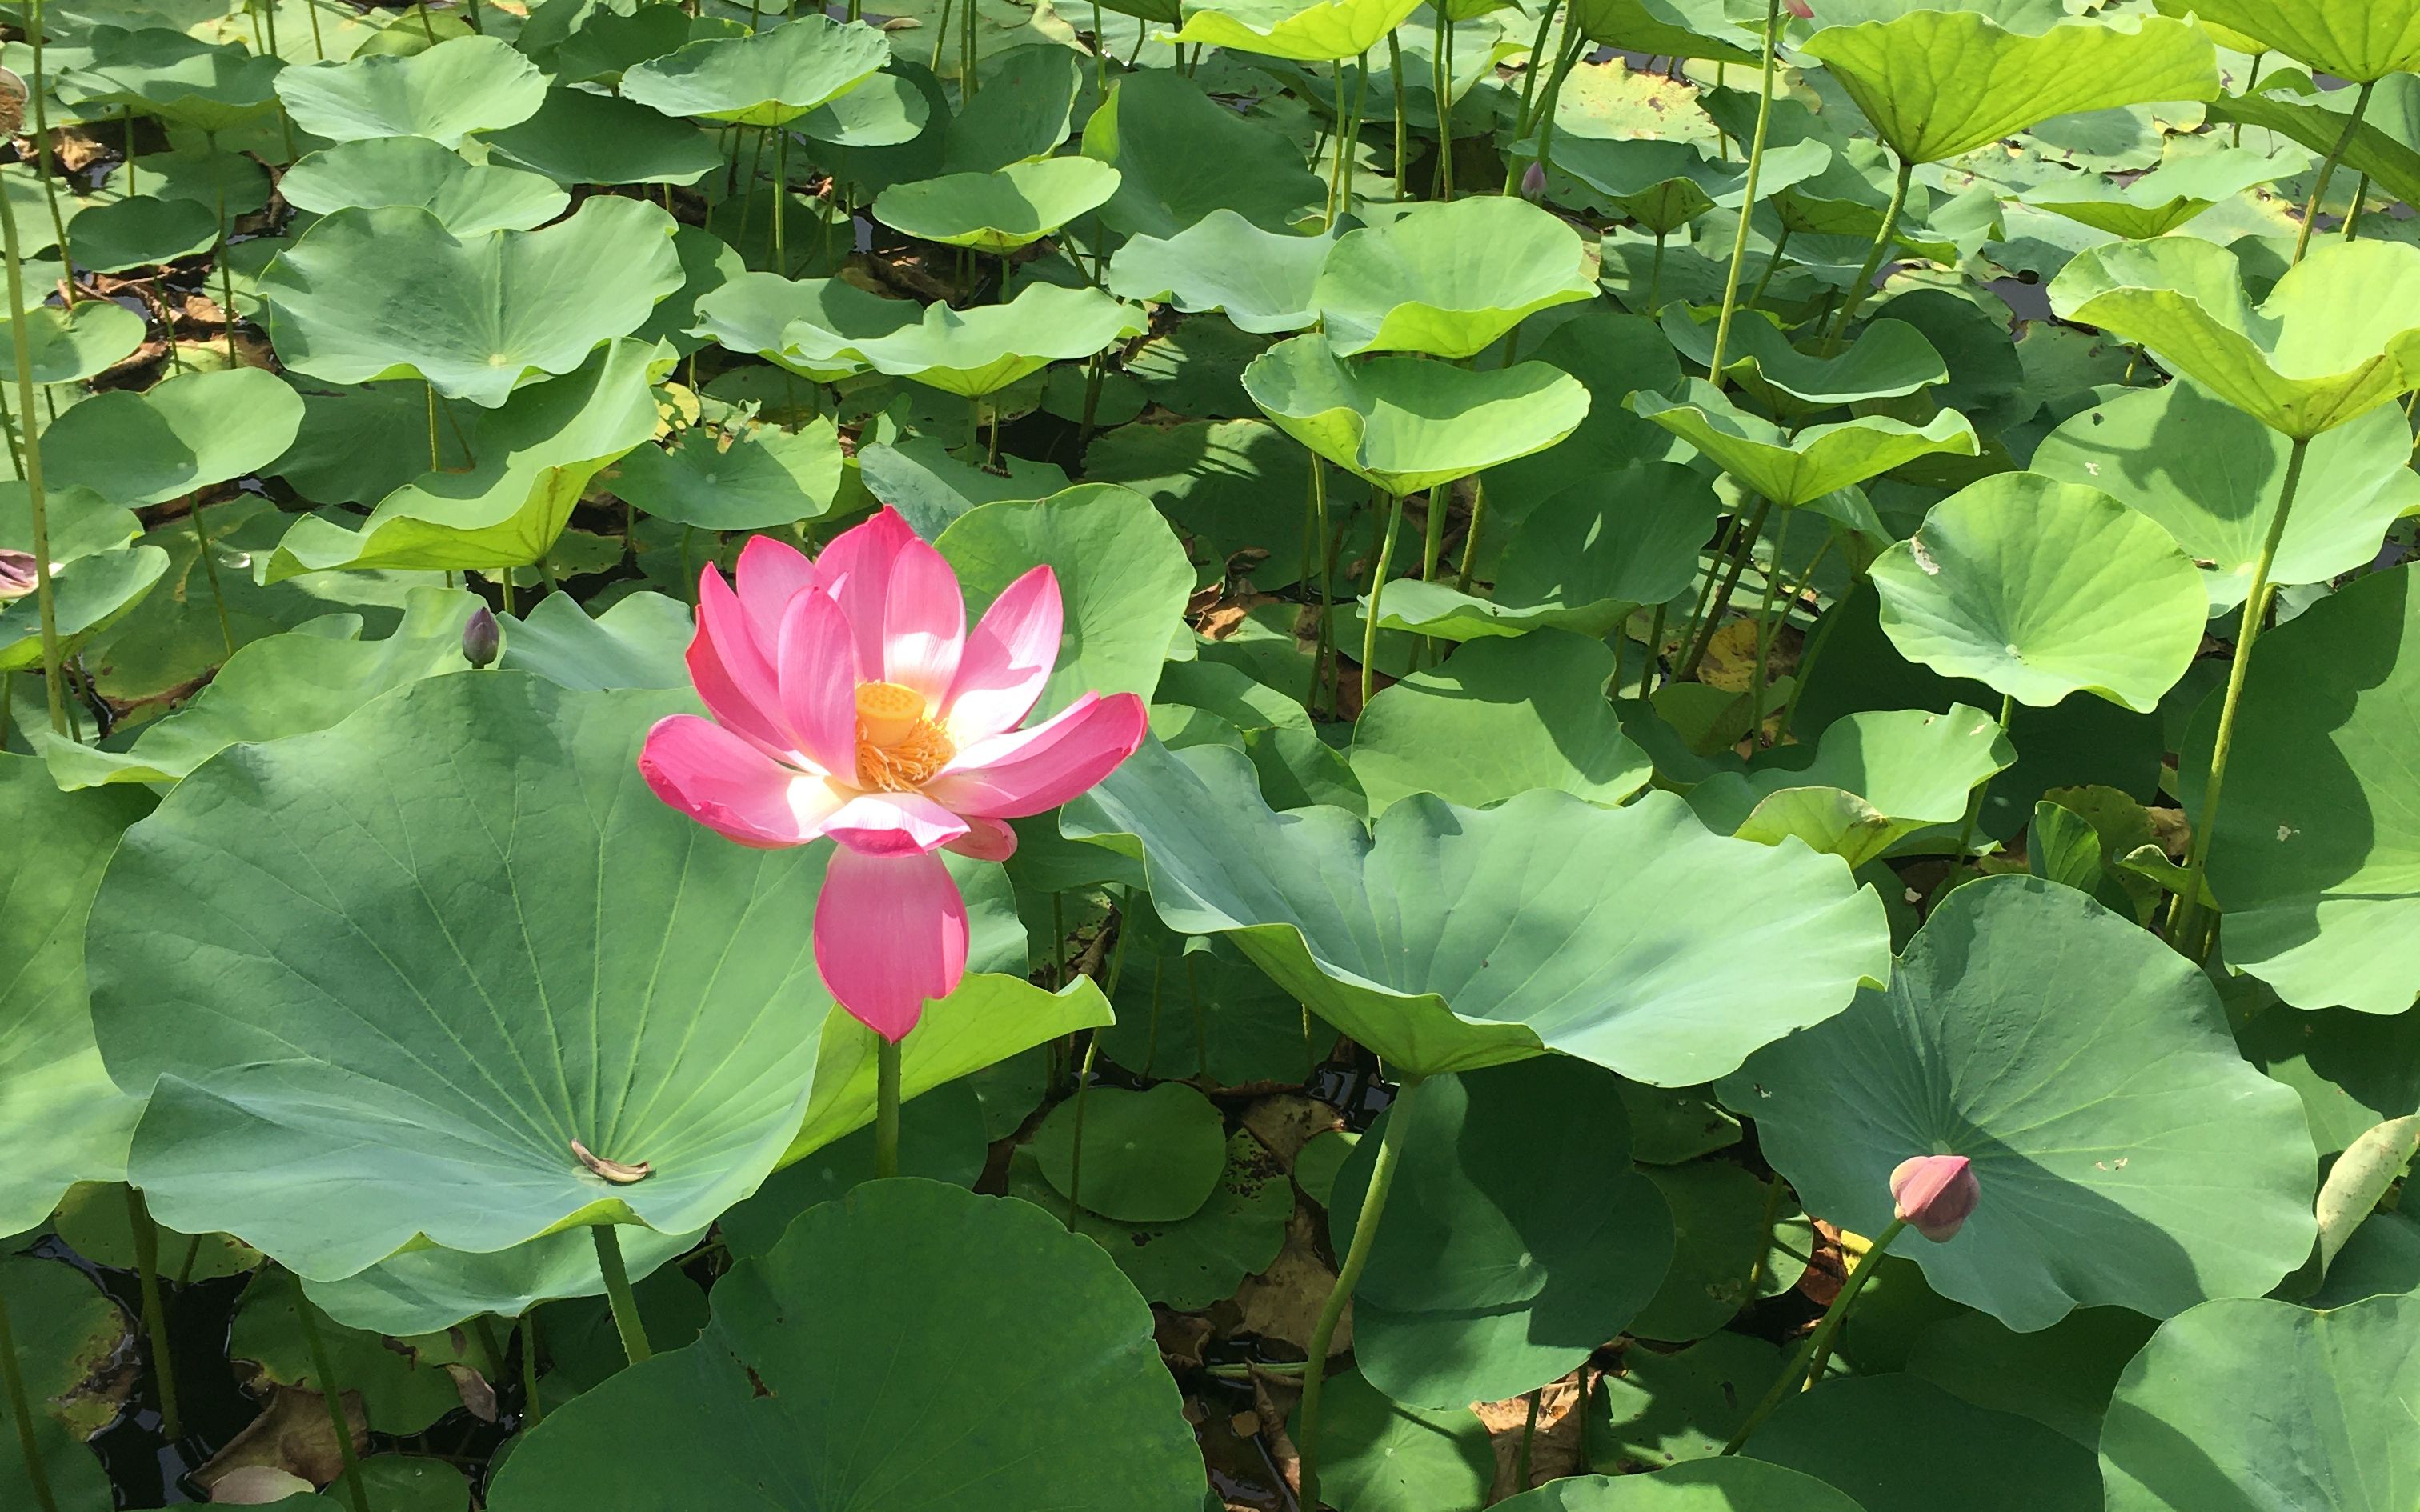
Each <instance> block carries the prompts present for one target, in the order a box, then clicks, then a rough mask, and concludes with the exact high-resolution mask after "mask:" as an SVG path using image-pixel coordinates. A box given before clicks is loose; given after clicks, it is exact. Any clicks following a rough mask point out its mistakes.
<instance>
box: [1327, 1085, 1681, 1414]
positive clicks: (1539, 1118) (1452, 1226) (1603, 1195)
mask: <svg viewBox="0 0 2420 1512" xmlns="http://www.w3.org/2000/svg"><path fill="white" fill-rule="evenodd" d="M1616 1086H1617V1083H1616V1082H1615V1080H1614V1078H1613V1077H1612V1076H1610V1075H1609V1074H1607V1073H1606V1072H1604V1071H1602V1070H1600V1069H1599V1068H1597V1067H1595V1066H1591V1065H1589V1064H1587V1063H1586V1062H1584V1061H1578V1060H1574V1059H1572V1058H1570V1057H1565V1056H1545V1057H1538V1058H1536V1059H1532V1060H1526V1061H1523V1062H1521V1063H1520V1064H1518V1065H1512V1066H1496V1067H1491V1068H1489V1069H1487V1070H1485V1071H1473V1072H1466V1073H1463V1074H1461V1075H1446V1076H1439V1077H1436V1078H1435V1079H1434V1080H1432V1081H1430V1082H1427V1083H1424V1084H1423V1085H1422V1086H1421V1087H1420V1088H1419V1089H1418V1091H1417V1092H1416V1094H1415V1095H1414V1096H1412V1097H1411V1098H1409V1099H1408V1100H1406V1099H1404V1098H1398V1099H1397V1100H1396V1102H1395V1103H1394V1105H1393V1106H1392V1107H1390V1108H1388V1111H1387V1112H1386V1113H1384V1114H1382V1115H1380V1118H1381V1119H1384V1120H1387V1121H1389V1122H1400V1123H1401V1125H1402V1127H1400V1128H1399V1129H1398V1130H1397V1131H1396V1132H1395V1134H1394V1138H1395V1140H1396V1141H1397V1148H1398V1149H1399V1151H1400V1153H1399V1156H1398V1159H1399V1160H1400V1162H1401V1165H1400V1169H1401V1171H1402V1175H1401V1177H1400V1179H1399V1180H1398V1182H1397V1184H1396V1185H1395V1187H1394V1188H1393V1193H1392V1196H1390V1198H1389V1199H1388V1204H1387V1210H1386V1221H1385V1223H1384V1224H1382V1225H1381V1226H1380V1227H1379V1228H1378V1231H1377V1240H1376V1242H1374V1243H1373V1244H1372V1246H1371V1247H1370V1251H1369V1261H1368V1264H1369V1268H1368V1269H1367V1270H1365V1271H1364V1272H1363V1273H1362V1274H1361V1279H1360V1283H1359V1285H1358V1286H1357V1288H1355V1290H1354V1294H1353V1360H1354V1364H1355V1365H1357V1366H1358V1367H1359V1368H1360V1371H1361V1374H1362V1377H1363V1378H1364V1379H1365V1380H1367V1381H1369V1382H1370V1384H1372V1385H1373V1386H1375V1387H1377V1388H1378V1389H1379V1390H1380V1391H1383V1392H1385V1393H1386V1394H1387V1395H1388V1396H1389V1397H1391V1398H1393V1399H1394V1400H1396V1401H1399V1402H1403V1403H1404V1404H1406V1405H1407V1406H1412V1407H1429V1408H1454V1407H1462V1406H1466V1405H1467V1404H1468V1403H1470V1402H1472V1401H1496V1400H1499V1399H1501V1398H1503V1397H1507V1396H1518V1395H1519V1394H1520V1393H1522V1392H1525V1391H1529V1390H1532V1389H1534V1388H1536V1387H1539V1386H1543V1385H1544V1384H1545V1383H1546V1382H1548V1381H1554V1380H1556V1379H1558V1378H1559V1377H1561V1376H1563V1375H1565V1374H1567V1373H1569V1372H1570V1371H1572V1370H1575V1369H1576V1368H1578V1366H1579V1364H1580V1362H1582V1361H1584V1360H1585V1359H1587V1358H1588V1356H1589V1355H1590V1354H1592V1353H1594V1352H1595V1350H1596V1349H1597V1346H1598V1345H1600V1344H1602V1343H1603V1342H1604V1341H1605V1340H1606V1339H1608V1338H1611V1337H1613V1336H1615V1335H1619V1334H1620V1333H1621V1331H1622V1330H1623V1328H1624V1327H1626V1326H1627V1325H1628V1324H1629V1322H1630V1320H1631V1319H1633V1318H1635V1317H1637V1314H1638V1311H1639V1309H1640V1308H1642V1307H1644V1306H1645V1305H1646V1304H1647V1303H1648V1301H1649V1300H1650V1299H1651V1298H1652V1297H1653V1296H1654V1295H1655V1288H1656V1285H1657V1283H1659V1282H1661V1281H1662V1280H1663V1279H1664V1273H1665V1270H1666V1268H1667V1267H1668V1266H1669V1265H1670V1263H1671V1260H1672V1219H1671V1215H1670V1214H1669V1212H1668V1211H1667V1210H1666V1208H1665V1206H1664V1199H1663V1198H1662V1197H1660V1196H1657V1195H1656V1191H1655V1185H1654V1183H1653V1182H1652V1181H1650V1180H1648V1179H1647V1178H1645V1177H1643V1176H1641V1175H1639V1174H1638V1171H1637V1168H1636V1167H1635V1166H1633V1165H1631V1162H1630V1120H1629V1119H1628V1118H1627V1117H1625V1116H1624V1114H1623V1113H1622V1108H1621V1098H1620V1097H1619V1096H1618V1095H1617V1094H1616V1092H1615V1088H1616ZM1376 1132H1377V1131H1374V1130H1373V1135H1374V1134H1375V1133H1376ZM1549 1146H1551V1147H1554V1148H1557V1149H1560V1150H1561V1151H1562V1152H1563V1154H1562V1157H1561V1158H1559V1159H1558V1160H1556V1161H1554V1162H1553V1163H1552V1164H1551V1165H1550V1166H1547V1167H1544V1168H1542V1167H1541V1165H1540V1162H1539V1161H1538V1158H1537V1152H1538V1150H1539V1149H1542V1148H1545V1147H1549ZM1377 1149H1378V1140H1377V1139H1376V1138H1375V1137H1374V1136H1365V1137H1364V1138H1363V1139H1362V1140H1361V1142H1360V1143H1359V1144H1358V1145H1357V1146H1356V1147H1355V1148H1354V1150H1353V1153H1351V1154H1350V1155H1347V1156H1346V1157H1345V1160H1344V1165H1343V1168H1342V1170H1340V1171H1338V1172H1337V1175H1336V1184H1335V1189H1334V1193H1333V1196H1331V1198H1330V1200H1329V1201H1328V1203H1327V1209H1328V1239H1329V1243H1330V1245H1331V1247H1333V1246H1334V1245H1336V1244H1339V1243H1349V1242H1351V1241H1350V1236H1351V1234H1352V1233H1353V1231H1354V1228H1355V1227H1356V1225H1357V1223H1358V1221H1359V1214H1360V1211H1361V1207H1362V1203H1363V1202H1364V1200H1365V1199H1366V1197H1367V1195H1368V1192H1369V1187H1370V1174H1371V1169H1372V1167H1373V1165H1375V1164H1376V1159H1377Z"/></svg>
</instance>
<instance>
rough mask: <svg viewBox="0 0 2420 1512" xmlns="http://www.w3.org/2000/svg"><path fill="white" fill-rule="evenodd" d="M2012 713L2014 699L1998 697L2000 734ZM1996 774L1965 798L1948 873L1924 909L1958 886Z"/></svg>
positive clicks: (1980, 783) (2015, 699) (2006, 694)
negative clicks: (1963, 811) (1963, 816)
mask: <svg viewBox="0 0 2420 1512" xmlns="http://www.w3.org/2000/svg"><path fill="white" fill-rule="evenodd" d="M2016 712H2017V696H2016V695H2015V694H2013V693H2003V694H2001V695H2000V733H2002V734H2004V735H2005V734H2007V733H2009V720H2010V719H2012V718H2014V717H2016ZM1998 775H1999V774H1998V773H1996V772H1993V773H1990V774H1988V775H1986V776H1985V777H1984V779H1983V780H1981V781H1980V782H1978V783H1976V784H1975V791H1974V792H1973V793H1972V794H1970V795H1967V798H1966V817H1965V818H1963V819H1962V820H1960V821H1959V824H1958V848H1957V849H1956V850H1954V851H1952V852H1950V853H1949V870H1948V871H1947V872H1943V873H1942V875H1941V881H1940V882H1939V883H1938V884H1936V885H1935V886H1934V887H1933V889H1932V896H1931V898H1928V899H1926V900H1925V904H1924V905H1925V907H1926V908H1927V909H1931V908H1933V907H1935V906H1936V905H1938V904H1939V903H1940V902H1941V900H1942V899H1944V898H1947V896H1949V893H1950V890H1951V889H1952V888H1954V887H1957V886H1958V873H1959V872H1961V871H1963V870H1964V869H1965V866H1966V856H1967V853H1968V852H1969V851H1970V850H1972V849H1973V848H1974V845H1975V826H1976V825H1978V824H1980V823H1982V821H1983V804H1984V802H1985V800H1987V799H1988V798H1990V797H1991V795H1992V779H1993V778H1994V777H1997V776H1998Z"/></svg>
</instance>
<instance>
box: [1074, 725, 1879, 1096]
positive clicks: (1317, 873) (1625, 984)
mask: <svg viewBox="0 0 2420 1512" xmlns="http://www.w3.org/2000/svg"><path fill="white" fill-rule="evenodd" d="M1060 826H1061V828H1062V829H1063V831H1065V832H1066V833H1067V834H1068V835H1069V836H1071V837H1075V838H1079V839H1080V838H1092V837H1104V838H1106V839H1107V840H1108V841H1109V843H1111V844H1112V845H1115V846H1117V847H1118V848H1120V849H1122V850H1123V851H1124V852H1125V854H1127V855H1135V854H1138V853H1140V855H1141V856H1142V857H1143V858H1144V861H1145V864H1146V867H1147V869H1148V872H1149V875H1150V878H1151V888H1152V903H1153V907H1154V908H1155V909H1156V910H1157V912H1158V914H1159V917H1160V918H1163V919H1164V920H1166V921H1167V923H1168V924H1169V926H1170V927H1171V928H1172V929H1176V930H1179V931H1182V932H1184V933H1188V934H1227V935H1231V936H1233V941H1234V944H1235V945H1236V947H1237V948H1238V949H1241V950H1242V951H1243V952H1244V953H1245V954H1246V955H1247V956H1249V957H1250V958H1251V960H1252V961H1253V962H1254V964H1258V965H1259V966H1260V967H1261V968H1262V969H1263V970H1264V971H1266V972H1267V973H1268V974H1269V975H1270V976H1271V977H1272V978H1273V979H1275V980H1277V981H1278V983H1279V984H1280V986H1282V987H1284V988H1285V989H1286V990H1288V991H1290V992H1292V993H1294V994H1295V995H1296V996H1297V997H1298V998H1299V999H1300V1000H1301V1001H1302V1002H1304V1003H1305V1004H1306V1005H1308V1006H1309V1007H1310V1008H1311V1011H1313V1012H1315V1013H1317V1014H1318V1015H1319V1017H1321V1018H1322V1019H1325V1020H1326V1022H1328V1023H1330V1024H1333V1025H1335V1026H1337V1027H1338V1028H1340V1029H1342V1030H1343V1031H1344V1032H1345V1033H1347V1034H1349V1035H1351V1036H1352V1037H1353V1038H1354V1039H1355V1040H1356V1041H1359V1042H1360V1043H1362V1044H1365V1045H1368V1046H1370V1047H1371V1048H1372V1049H1373V1050H1375V1051H1376V1052H1377V1053H1378V1054H1379V1055H1380V1056H1381V1057H1384V1058H1385V1059H1386V1061H1387V1063H1388V1065H1389V1066H1390V1067H1392V1068H1394V1069H1395V1070H1396V1071H1397V1072H1401V1073H1404V1074H1409V1075H1415V1076H1418V1075H1426V1074H1429V1073H1431V1072H1442V1071H1466V1070H1474V1069H1477V1068H1480V1067H1483V1066H1490V1065H1498V1064H1502V1063H1504V1062H1507V1061H1513V1060H1521V1059H1526V1058H1528V1057H1530V1056H1534V1055H1537V1054H1539V1053H1540V1052H1541V1051H1544V1050H1554V1051H1559V1052H1561V1053H1563V1054H1567V1055H1573V1056H1577V1057H1580V1058H1582V1059H1586V1060H1593V1061H1595V1062H1596V1063H1597V1064H1599V1065H1603V1066H1606V1067H1608V1068H1610V1069H1612V1070H1614V1071H1617V1072H1621V1074H1623V1075H1625V1076H1629V1077H1631V1078H1632V1079H1633V1080H1636V1081H1645V1082H1652V1083H1655V1084H1657V1085H1659V1086H1692V1085H1695V1084H1697V1083H1699V1082H1702V1081H1705V1080H1707V1079H1709V1078H1710V1077H1712V1076H1714V1075H1715V1074H1718V1073H1719V1072H1721V1071H1724V1070H1728V1069H1729V1068H1730V1066H1731V1065H1733V1064H1736V1063H1737V1061H1738V1059H1739V1058H1740V1057H1743V1056H1745V1054H1746V1053H1747V1052H1748V1051H1750V1050H1752V1049H1754V1048H1755V1047H1757V1046H1758V1045H1761V1044H1764V1043H1766V1042H1769V1041H1772V1040H1773V1039H1775V1038H1776V1037H1778V1036H1780V1035H1783V1034H1786V1033H1788V1032H1789V1031H1790V1030H1791V1029H1792V1028H1794V1027H1798V1026H1804V1025H1806V1024H1809V1023H1814V1022H1818V1021H1820V1020H1822V1019H1824V1018H1827V1017H1829V1016H1830V1015H1832V1014H1834V1013H1837V1012H1838V1011H1840V1006H1841V1004H1842V1003H1843V1001H1844V1000H1845V999H1846V998H1847V997H1848V996H1850V995H1852V993H1853V992H1854V987H1855V984H1856V983H1857V982H1859V981H1860V980H1880V978H1881V976H1882V974H1883V973H1884V972H1885V970H1886V969H1887V955H1888V949H1887V945H1888V942H1887V939H1886V931H1885V926H1884V924H1883V919H1882V906H1881V903H1879V902H1878V901H1877V900H1875V899H1874V898H1873V896H1872V895H1871V894H1870V893H1868V892H1860V891H1859V890H1857V888H1856V887H1855V886H1854V884H1853V883H1852V882H1851V881H1850V878H1849V875H1848V872H1847V870H1846V869H1845V868H1843V867H1842V866H1840V864H1839V863H1838V862H1837V861H1834V860H1832V859H1830V858H1828V857H1817V856H1813V855H1811V854H1807V853H1805V852H1801V851H1796V850H1793V849H1792V848H1790V847H1786V846H1785V847H1783V848H1782V849H1780V850H1778V851H1769V850H1766V849H1764V848H1762V847H1761V846H1757V847H1751V846H1749V845H1748V844H1747V842H1745V841H1732V840H1728V839H1721V838H1717V837H1715V836H1714V835H1710V834H1708V833H1707V832H1706V831H1705V830H1704V829H1703V828H1702V827H1700V826H1699V825H1698V822H1697V821H1696V820H1695V819H1694V818H1693V817H1691V816H1690V814H1689V812H1688V810H1687V806H1686V805H1684V804H1683V803H1682V802H1681V800H1680V799H1678V798H1674V797H1671V796H1669V795H1662V794H1655V793H1649V794H1646V795H1642V796H1641V797H1639V798H1638V799H1637V801H1636V802H1634V803H1633V804H1631V805H1630V806H1629V807H1627V808H1622V809H1601V808H1598V807H1596V806H1595V805H1593V804H1590V803H1588V802H1586V801H1584V800H1582V799H1580V798H1577V797H1575V796H1573V795H1570V794H1565V793H1528V794H1524V795H1520V796H1518V797H1515V798H1513V799H1512V800H1511V801H1510V802H1507V803H1505V804H1503V805H1502V806H1500V807H1497V808H1495V809H1483V810H1467V809H1456V808H1454V807H1452V806H1451V805H1450V804H1448V803H1446V802H1445V801H1444V800H1443V799H1440V798H1436V797H1434V796H1430V795H1413V796H1411V797H1407V798H1404V800H1403V801H1401V802H1399V803H1397V804H1395V805H1394V806H1393V807H1391V808H1389V809H1388V810H1386V811H1385V812H1384V813H1382V814H1380V815H1379V816H1378V819H1377V825H1376V832H1375V838H1374V840H1373V835H1372V832H1371V831H1370V830H1369V829H1366V828H1364V827H1363V825H1362V824H1361V822H1360V821H1359V820H1358V819H1357V818H1355V817H1354V816H1353V815H1351V814H1349V813H1346V812H1344V811H1342V810H1334V809H1326V808H1311V809H1299V810H1294V811H1292V812H1290V813H1285V814H1279V813H1274V812H1272V811H1271V810H1269V808H1268V807H1267V805H1266V804H1265V803H1264V802H1263V801H1262V799H1261V797H1260V795H1259V792H1258V788H1257V784H1256V782H1255V780H1254V779H1253V775H1252V766H1251V763H1250V762H1249V759H1248V758H1246V757H1245V755H1244V754H1243V753H1242V752H1241V751H1236V750H1231V749H1228V748H1223V747H1218V746H1204V747H1197V748H1193V749H1191V750H1187V751H1184V752H1182V753H1178V754H1171V753H1170V752H1168V751H1167V750H1166V749H1165V748H1161V747H1159V746H1158V745H1156V743H1151V742H1146V743H1145V745H1144V747H1143V748H1142V750H1140V752H1138V753H1137V754H1136V755H1135V756H1133V757H1132V758H1130V759H1129V760H1128V761H1127V762H1126V764H1125V765H1124V766H1122V767H1120V768H1119V769H1118V770H1117V771H1116V772H1115V773H1113V774H1112V775H1111V776H1110V777H1109V779H1108V781H1106V782H1104V783H1103V784H1102V785H1101V786H1100V787H1098V788H1095V789H1094V790H1093V792H1092V793H1091V794H1089V795H1086V796H1084V797H1082V798H1079V799H1078V800H1077V801H1076V802H1075V803H1073V804H1070V805H1069V806H1068V807H1067V809H1066V810H1063V813H1062V816H1061V820H1060ZM1611 857H1618V858H1619V861H1618V863H1609V861H1608V858H1611ZM1609 869H1610V870H1611V874H1608V872H1609ZM1716 899H1720V900H1721V902H1720V903H1716V902H1715V900H1716ZM1716 919H1720V920H1722V921H1723V924H1722V927H1721V928H1719V929H1718V928H1716V926H1715V923H1714V921H1715V920H1716ZM1407 940H1419V941H1420V942H1421V944H1422V948H1421V949H1418V950H1411V949H1405V948H1404V941H1407ZM1785 963H1786V964H1785Z"/></svg>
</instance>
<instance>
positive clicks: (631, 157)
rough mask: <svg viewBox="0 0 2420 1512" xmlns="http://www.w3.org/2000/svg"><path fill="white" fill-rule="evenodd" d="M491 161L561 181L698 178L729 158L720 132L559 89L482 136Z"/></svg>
mask: <svg viewBox="0 0 2420 1512" xmlns="http://www.w3.org/2000/svg"><path fill="white" fill-rule="evenodd" d="M480 140H481V141H482V142H484V143H486V144H487V147H488V149H489V154H490V161H495V162H505V163H510V164H514V165H518V166H520V167H523V168H528V169H530V170H531V171H533V172H535V173H542V174H544V175H546V176H547V177H549V178H551V179H553V180H554V181H555V182H556V183H558V184H564V185H571V184H693V183H695V182H697V181H698V180H699V179H701V178H703V177H706V175H707V174H709V173H712V172H713V171H714V170H715V169H716V168H717V167H718V166H720V165H721V162H722V161H723V155H722V154H721V152H720V151H718V150H717V149H716V147H715V145H714V138H713V137H712V136H710V135H708V134H707V133H706V132H705V131H701V130H699V129H698V128H697V127H696V126H695V125H693V124H692V123H690V122H689V121H686V120H668V119H666V118H665V117H664V116H659V115H658V114H656V113H655V112H654V111H652V110H649V109H647V108H646V107H645V106H644V105H641V104H637V103H635V102H633V101H631V100H624V99H623V98H622V97H620V96H619V95H597V94H590V93H589V92H588V91H586V90H584V89H566V88H554V89H550V90H548V91H547V92H546V99H545V100H544V101H542V102H541V103H540V104H539V105H538V108H537V113H536V114H535V115H534V116H530V117H529V118H528V119H527V120H525V121H523V122H521V123H520V125H519V126H507V127H505V128H504V130H502V131H495V132H491V133H489V134H488V135H486V136H483V137H481V138H480Z"/></svg>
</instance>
